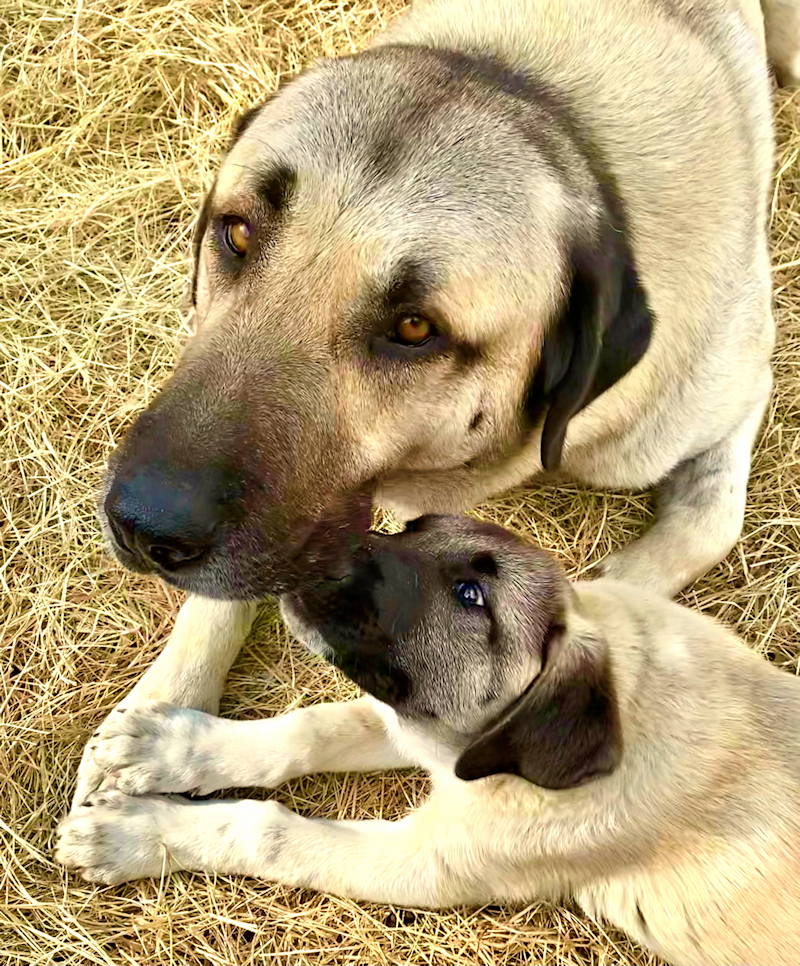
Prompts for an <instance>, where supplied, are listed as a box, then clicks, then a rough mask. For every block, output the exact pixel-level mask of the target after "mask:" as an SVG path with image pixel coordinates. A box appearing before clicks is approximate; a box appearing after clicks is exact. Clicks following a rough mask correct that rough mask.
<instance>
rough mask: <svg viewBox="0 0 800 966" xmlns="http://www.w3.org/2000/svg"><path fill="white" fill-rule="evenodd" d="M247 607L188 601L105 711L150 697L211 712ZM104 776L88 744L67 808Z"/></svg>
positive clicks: (242, 632)
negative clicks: (148, 662) (128, 687)
mask: <svg viewBox="0 0 800 966" xmlns="http://www.w3.org/2000/svg"><path fill="white" fill-rule="evenodd" d="M255 612H256V605H255V604H251V603H241V602H230V601H219V600H207V599H206V598H204V597H190V598H189V599H188V600H187V601H186V603H185V604H184V605H183V607H182V608H181V610H180V613H179V614H178V618H177V620H176V621H175V627H174V629H173V631H172V634H171V636H170V638H169V640H168V641H167V644H166V647H165V648H164V650H163V651H162V652H161V654H160V655H159V657H158V659H157V660H156V661H155V663H154V664H153V665H152V667H150V668H149V670H148V671H147V673H146V674H145V675H144V677H143V678H142V679H141V681H139V683H138V684H137V685H136V687H135V688H134V689H133V691H131V693H130V694H129V695H128V696H127V697H126V698H125V699H124V700H123V701H121V702H120V704H119V705H118V706H117V708H115V710H114V711H112V712H111V715H110V716H109V719H107V720H112V719H114V718H115V717H119V716H120V715H119V712H120V711H121V710H122V709H124V708H129V707H133V706H135V705H140V704H143V703H144V702H146V701H150V700H153V699H157V700H161V701H169V702H172V703H174V704H180V705H184V706H187V707H190V708H200V709H202V710H205V711H212V712H216V711H217V709H218V707H219V700H220V697H221V695H222V688H223V685H224V684H225V678H226V676H227V674H228V671H229V670H230V667H231V664H233V661H234V659H235V657H236V655H237V654H238V653H239V650H240V648H241V646H242V644H243V643H244V640H245V638H246V637H247V634H248V632H249V630H250V626H251V625H252V623H253V618H254V617H255ZM103 775H104V772H103V770H102V768H100V767H99V765H98V764H97V762H96V761H95V759H94V749H93V747H92V743H90V744H89V745H88V746H87V748H86V750H85V751H84V753H83V759H82V760H81V764H80V767H79V769H78V785H77V788H76V791H75V796H74V798H73V807H75V806H77V805H81V804H83V802H84V801H85V800H86V798H87V797H88V795H89V794H90V793H91V792H93V791H95V790H96V789H97V788H99V786H100V783H101V782H102V780H103Z"/></svg>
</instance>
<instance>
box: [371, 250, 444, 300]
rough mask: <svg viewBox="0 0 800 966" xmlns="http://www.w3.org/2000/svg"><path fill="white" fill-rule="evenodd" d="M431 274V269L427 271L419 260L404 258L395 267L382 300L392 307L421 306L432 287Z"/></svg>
mask: <svg viewBox="0 0 800 966" xmlns="http://www.w3.org/2000/svg"><path fill="white" fill-rule="evenodd" d="M431 275H432V273H431V272H430V270H427V271H426V270H425V269H424V268H423V267H422V265H421V264H420V263H419V262H415V261H413V260H412V259H410V258H407V259H404V260H403V261H402V262H400V263H399V265H398V266H397V268H396V269H395V272H394V276H393V278H392V280H391V282H390V283H389V285H388V287H387V288H386V289H385V291H384V293H383V298H382V299H381V301H382V302H383V303H384V305H386V306H387V307H390V308H408V309H414V308H415V307H418V306H421V305H422V304H423V303H424V302H425V299H426V297H427V295H428V293H429V291H430V288H431V283H432V281H433V279H432V277H431Z"/></svg>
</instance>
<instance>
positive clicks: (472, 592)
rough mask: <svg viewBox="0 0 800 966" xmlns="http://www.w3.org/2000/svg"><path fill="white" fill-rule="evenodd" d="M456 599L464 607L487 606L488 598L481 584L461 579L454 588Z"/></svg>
mask: <svg viewBox="0 0 800 966" xmlns="http://www.w3.org/2000/svg"><path fill="white" fill-rule="evenodd" d="M453 590H454V591H455V595H456V600H457V601H458V602H459V604H461V606H462V607H485V606H486V598H485V597H484V595H483V589H482V588H481V585H480V584H476V583H473V582H472V581H470V580H462V581H459V583H457V584H456V585H455V587H454V588H453Z"/></svg>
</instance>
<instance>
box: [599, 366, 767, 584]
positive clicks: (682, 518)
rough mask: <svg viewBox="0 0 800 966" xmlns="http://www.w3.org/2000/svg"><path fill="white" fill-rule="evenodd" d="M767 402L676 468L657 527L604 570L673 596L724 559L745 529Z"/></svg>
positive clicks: (661, 498)
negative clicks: (756, 447) (753, 454)
mask: <svg viewBox="0 0 800 966" xmlns="http://www.w3.org/2000/svg"><path fill="white" fill-rule="evenodd" d="M770 385H771V383H770ZM767 402H768V397H767V396H765V397H764V401H763V404H762V405H759V406H758V407H757V408H756V409H755V410H754V411H753V413H752V414H751V415H750V416H749V417H748V418H747V419H746V420H745V421H744V422H743V423H742V425H741V426H740V427H739V428H738V429H737V430H736V431H735V432H734V433H732V434H731V435H730V436H728V437H727V438H726V439H724V440H722V441H721V442H719V443H717V445H716V446H713V447H711V449H708V450H706V451H705V452H704V453H701V454H700V455H699V456H696V457H694V458H692V459H690V460H687V461H686V462H685V463H681V464H680V466H678V467H676V468H675V470H673V472H672V473H671V474H670V476H669V478H668V479H667V480H665V481H664V483H663V484H662V485H661V487H660V488H659V492H658V509H657V513H656V520H655V523H654V524H653V526H652V527H651V528H650V529H649V530H648V531H647V532H646V533H645V534H644V535H643V536H642V537H640V538H639V539H638V540H635V541H634V542H633V543H631V544H628V545H627V546H626V547H623V548H622V550H619V551H617V552H616V553H613V554H611V556H609V557H607V558H606V559H605V560H604V561H603V562H602V565H601V566H602V573H603V574H605V575H607V576H609V577H613V578H615V579H618V580H626V581H629V582H631V583H634V584H637V585H639V586H643V587H646V588H648V589H649V590H653V591H655V592H657V593H660V594H663V595H665V596H667V597H674V596H675V594H677V593H678V592H679V591H680V590H682V589H683V588H684V587H686V586H688V585H689V584H690V583H691V582H692V581H693V580H696V579H697V578H698V577H700V576H702V575H703V574H705V573H706V572H707V571H709V570H710V569H711V568H712V567H713V566H714V565H715V564H718V563H719V562H720V561H721V560H723V559H724V557H725V556H726V555H727V554H728V553H729V552H730V550H731V548H732V547H733V546H734V544H735V543H736V541H737V540H738V539H739V536H740V534H741V532H742V524H743V521H744V510H745V500H746V497H747V479H748V476H749V473H750V456H751V452H752V449H753V444H754V442H755V439H756V436H757V434H758V430H759V428H760V426H761V423H762V421H763V418H764V410H765V408H766V405H767Z"/></svg>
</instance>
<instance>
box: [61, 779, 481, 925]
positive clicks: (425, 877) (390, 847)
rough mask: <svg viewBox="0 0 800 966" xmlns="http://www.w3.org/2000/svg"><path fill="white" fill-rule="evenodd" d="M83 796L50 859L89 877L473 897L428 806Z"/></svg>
mask: <svg viewBox="0 0 800 966" xmlns="http://www.w3.org/2000/svg"><path fill="white" fill-rule="evenodd" d="M90 803H91V807H89V806H83V807H81V808H79V809H77V810H76V811H74V812H73V813H72V814H71V815H69V816H68V817H67V819H66V820H65V821H64V822H63V823H62V825H61V827H60V829H59V841H58V846H57V850H56V858H57V859H58V861H60V862H62V863H63V864H65V865H68V866H71V867H73V868H78V869H80V870H81V871H82V873H83V875H84V877H85V878H87V879H89V880H90V881H92V882H102V883H106V884H109V885H115V884H117V883H120V882H125V881H127V880H129V879H139V878H148V877H157V876H160V875H161V874H162V872H164V871H166V872H169V871H175V870H179V869H186V870H190V871H194V872H212V873H214V872H215V873H222V874H231V875H249V876H254V877H256V878H260V879H267V880H271V881H275V882H281V883H283V884H284V885H289V886H299V887H303V888H310V889H316V890H318V891H320V892H331V893H335V894H337V895H342V896H347V897H349V898H353V899H362V900H367V901H372V902H385V903H392V904H396V905H401V906H441V905H447V904H451V903H457V902H459V901H467V900H469V899H471V898H473V897H472V896H470V895H468V894H466V893H463V892H462V890H463V889H464V888H465V887H464V886H463V885H460V884H459V883H462V882H463V881H465V880H466V878H467V877H463V878H462V877H456V876H455V875H454V873H453V872H452V871H451V868H452V866H451V864H450V863H449V862H447V861H443V859H442V855H441V853H442V850H443V843H442V842H441V840H440V838H439V836H437V829H436V828H434V827H431V828H429V827H427V826H428V825H430V824H431V823H429V822H428V823H426V814H425V813H426V808H422V809H419V810H418V811H416V812H414V813H413V814H412V815H410V816H409V817H408V818H405V819H403V820H402V821H399V822H385V821H363V822H336V821H327V820H323V819H307V818H302V817H301V816H299V815H296V814H295V813H294V812H291V811H289V810H288V809H286V808H284V807H283V806H282V805H279V804H278V803H277V802H256V801H252V800H244V801H230V800H228V801H208V802H192V801H189V800H187V799H182V798H177V797H173V796H165V795H154V796H147V797H129V796H127V795H125V794H124V793H123V792H121V791H119V789H105V790H103V791H99V792H96V793H94V795H92V796H91V798H90ZM438 831H439V833H440V834H442V835H446V834H447V830H446V829H445V830H441V829H439V830H438ZM461 852H463V853H464V854H466V853H467V852H469V847H468V846H467V845H466V843H465V845H464V849H461V850H459V853H461ZM452 861H455V860H452Z"/></svg>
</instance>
